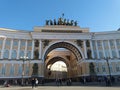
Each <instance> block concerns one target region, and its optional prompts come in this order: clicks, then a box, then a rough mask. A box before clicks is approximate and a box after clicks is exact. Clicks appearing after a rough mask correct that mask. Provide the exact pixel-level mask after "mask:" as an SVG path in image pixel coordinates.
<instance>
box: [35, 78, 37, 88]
mask: <svg viewBox="0 0 120 90" xmlns="http://www.w3.org/2000/svg"><path fill="white" fill-rule="evenodd" d="M35 86H38V79H37V78H36V79H35Z"/></svg>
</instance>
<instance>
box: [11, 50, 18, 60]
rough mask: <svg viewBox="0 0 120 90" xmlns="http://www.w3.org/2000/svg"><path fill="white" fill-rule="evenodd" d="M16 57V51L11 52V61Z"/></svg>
mask: <svg viewBox="0 0 120 90" xmlns="http://www.w3.org/2000/svg"><path fill="white" fill-rule="evenodd" d="M16 57H17V52H16V50H12V59H16Z"/></svg>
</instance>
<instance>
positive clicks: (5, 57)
mask: <svg viewBox="0 0 120 90" xmlns="http://www.w3.org/2000/svg"><path fill="white" fill-rule="evenodd" d="M3 58H4V59H8V58H9V50H5V51H4V55H3Z"/></svg>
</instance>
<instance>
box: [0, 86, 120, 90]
mask: <svg viewBox="0 0 120 90" xmlns="http://www.w3.org/2000/svg"><path fill="white" fill-rule="evenodd" d="M0 90H120V87H95V86H94V87H93V86H39V87H36V88H32V87H30V86H28V87H17V86H11V87H1V88H0Z"/></svg>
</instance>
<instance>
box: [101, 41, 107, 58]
mask: <svg viewBox="0 0 120 90" xmlns="http://www.w3.org/2000/svg"><path fill="white" fill-rule="evenodd" d="M101 42H102V50H103V55H104V58H105V57H106V55H105V48H104V44H103V40H102V41H101Z"/></svg>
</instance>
